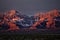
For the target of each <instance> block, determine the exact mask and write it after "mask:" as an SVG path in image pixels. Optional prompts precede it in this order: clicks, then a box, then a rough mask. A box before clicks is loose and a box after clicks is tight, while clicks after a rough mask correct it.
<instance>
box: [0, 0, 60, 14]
mask: <svg viewBox="0 0 60 40" xmlns="http://www.w3.org/2000/svg"><path fill="white" fill-rule="evenodd" d="M12 9H15V10H18V11H19V12H21V14H26V15H34V14H36V13H37V12H47V11H50V10H53V9H59V10H60V0H0V12H5V11H8V10H12Z"/></svg>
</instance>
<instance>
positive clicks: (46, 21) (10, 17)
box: [0, 10, 60, 31]
mask: <svg viewBox="0 0 60 40" xmlns="http://www.w3.org/2000/svg"><path fill="white" fill-rule="evenodd" d="M0 15H1V16H0V29H1V28H2V24H5V23H6V24H7V25H9V28H7V29H6V30H13V31H14V30H20V27H22V28H23V26H22V25H21V24H22V23H25V22H22V21H25V20H24V17H23V18H20V17H18V16H16V11H15V10H11V11H9V12H5V14H4V16H2V14H0ZM59 16H60V14H59V11H58V10H52V11H49V12H46V13H37V14H36V15H35V16H34V17H33V18H34V19H36V18H37V17H38V18H39V19H37V21H35V20H33V21H35V22H34V23H33V24H32V25H31V26H30V27H29V28H30V29H37V28H36V27H37V26H38V25H39V27H46V29H49V28H50V29H55V28H57V26H56V21H58V22H59V23H60V20H58V19H56V17H59ZM16 21H18V23H19V24H18V26H17V24H15V22H16ZM30 21H31V20H30ZM24 25H25V24H24ZM26 25H28V22H26ZM57 25H58V24H57ZM59 26H60V25H59ZM3 27H6V26H3ZM27 28H28V27H27ZM2 29H3V28H2Z"/></svg>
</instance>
